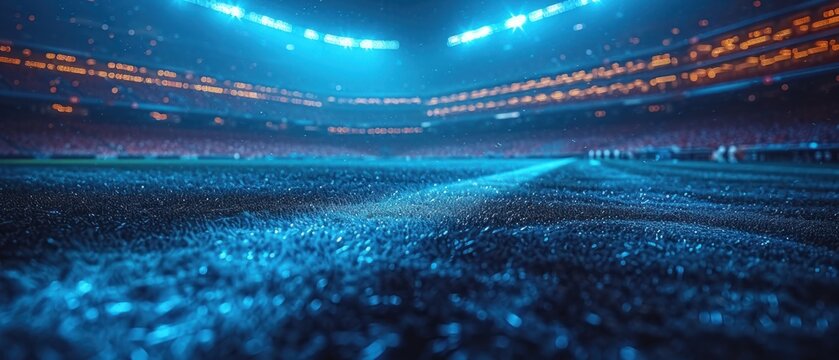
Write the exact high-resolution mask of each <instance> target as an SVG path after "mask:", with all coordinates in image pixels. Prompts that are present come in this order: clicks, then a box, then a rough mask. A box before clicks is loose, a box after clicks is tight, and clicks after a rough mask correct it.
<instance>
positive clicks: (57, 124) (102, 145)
mask: <svg viewBox="0 0 839 360" xmlns="http://www.w3.org/2000/svg"><path fill="white" fill-rule="evenodd" d="M308 135H309V134H303V133H288V132H285V131H276V130H270V129H254V128H244V127H243V128H236V127H223V128H222V127H214V126H181V125H177V124H165V123H157V122H155V123H151V124H149V123H146V124H144V125H140V124H134V123H131V122H122V123H107V122H101V121H97V122H89V121H84V120H83V119H78V118H76V119H73V118H66V119H56V118H47V119H40V118H28V119H4V120H2V121H0V156H35V157H56V156H58V157H61V156H98V157H117V156H136V157H233V158H270V157H329V156H349V157H364V156H398V157H412V158H422V157H500V158H510V157H543V156H567V155H585V154H590V155H591V154H602V153H608V154H615V153H620V154H625V155H628V156H631V154H633V153H641V152H648V151H656V150H657V149H678V150H684V151H692V150H693V151H696V150H702V151H707V153H708V154H711V153H712V152H713V151H715V150H717V149H719V148H720V147H726V148H728V147H730V146H736V147H738V148H739V147H744V146H746V147H748V146H767V145H772V146H778V145H789V146H801V145H810V144H817V145H820V146H825V145H829V146H835V145H837V144H839V122H837V121H836V120H831V119H821V118H819V119H816V118H810V117H792V116H789V115H784V114H781V115H778V116H767V117H764V118H762V119H752V118H748V117H737V116H731V117H720V118H696V119H679V118H667V117H662V118H659V120H656V121H643V122H638V121H626V122H623V121H611V122H604V123H600V124H592V123H587V124H585V125H573V126H567V127H555V128H552V129H539V130H538V131H534V130H533V129H529V130H527V129H522V130H518V131H515V132H507V131H486V130H485V131H482V132H476V133H463V134H444V133H426V134H418V135H400V136H393V137H387V136H385V137H381V136H379V137H376V136H375V135H327V134H323V133H312V134H311V136H308ZM607 151H608V152H607ZM598 157H600V156H598ZM607 157H608V156H607Z"/></svg>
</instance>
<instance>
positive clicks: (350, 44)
mask: <svg viewBox="0 0 839 360" xmlns="http://www.w3.org/2000/svg"><path fill="white" fill-rule="evenodd" d="M187 2H188V3H192V4H196V5H200V6H203V7H207V8H209V9H212V10H216V11H217V12H220V13H222V14H220V15H227V16H228V17H229V18H232V20H230V21H234V22H235V23H233V24H226V25H224V26H225V27H231V28H233V29H231V31H238V29H236V28H244V27H246V24H242V23H241V22H242V21H244V20H249V21H252V22H255V23H258V24H259V25H261V26H267V27H268V28H271V29H272V30H280V31H281V32H285V33H288V34H289V35H300V36H301V37H300V38H301V39H305V40H310V39H311V38H312V36H305V32H308V31H309V30H310V29H306V28H298V27H297V26H293V25H291V23H288V22H285V21H284V20H275V19H273V18H269V17H267V15H265V16H263V15H262V14H260V13H256V12H251V11H250V10H245V9H244V8H241V7H238V6H233V5H229V4H224V3H218V2H211V1H187ZM586 5H596V6H593V7H592V8H591V9H586V10H590V11H603V10H602V9H599V8H598V7H602V6H606V5H605V4H602V3H600V2H597V1H591V2H588V1H577V0H574V1H569V2H566V3H560V4H556V5H550V6H547V7H546V8H544V9H540V10H531V11H530V12H528V13H527V15H526V16H525V15H521V16H523V17H522V19H526V21H525V22H521V23H520V24H519V23H518V22H516V24H512V25H515V26H512V27H510V26H506V25H510V24H501V25H497V26H495V25H494V26H493V28H499V27H500V28H507V29H508V30H514V29H511V28H520V30H522V31H525V29H524V28H525V27H529V26H530V25H533V26H536V25H537V24H531V23H533V22H536V21H540V20H543V19H545V20H546V21H547V19H548V18H551V19H553V18H552V16H554V15H556V16H557V18H562V16H559V15H561V14H562V13H563V12H565V11H571V10H575V9H576V10H575V11H583V10H584V9H581V8H582V7H585V6H586ZM835 7H836V6H835V5H830V4H829V2H823V1H811V2H809V3H798V4H793V5H785V6H777V9H774V10H772V11H763V12H762V13H763V16H759V17H755V18H754V19H749V20H745V21H742V20H741V21H739V22H735V23H723V22H721V23H719V24H718V25H717V26H709V25H708V23H709V20H707V19H699V20H698V21H697V23H698V24H699V28H700V29H701V31H699V32H695V33H688V34H683V33H682V32H683V31H687V30H681V29H679V28H678V27H674V28H672V29H670V30H669V34H665V36H668V37H667V38H665V40H663V41H662V44H663V45H662V46H652V47H644V46H640V45H639V46H638V50H632V51H631V52H626V53H624V54H620V55H618V56H614V57H613V58H614V60H611V59H604V60H602V61H598V62H600V63H601V65H591V64H592V63H595V64H596V63H597V62H591V61H588V63H589V65H587V66H585V65H584V66H582V67H580V66H568V65H564V66H562V65H561V66H559V68H560V69H565V70H560V71H554V72H545V71H544V70H542V69H539V68H536V69H535V70H536V71H535V72H529V73H530V74H531V75H528V76H526V77H524V78H520V79H523V80H519V81H511V82H503V81H502V82H494V83H489V84H486V83H484V84H479V85H478V86H474V85H473V86H471V87H465V86H458V85H452V84H449V85H443V86H439V87H428V88H426V89H424V90H422V89H415V90H406V91H387V90H384V91H377V92H375V94H376V95H372V96H370V95H368V94H371V93H368V92H365V91H363V88H362V87H360V86H358V85H353V86H352V91H350V90H344V86H342V85H341V84H338V83H337V82H336V85H335V86H334V87H333V88H332V89H331V90H325V91H324V90H323V89H318V87H317V86H312V84H311V83H309V84H305V83H304V84H300V86H299V87H292V86H284V85H282V84H283V83H285V81H283V80H282V79H277V80H270V79H264V80H265V81H249V79H247V77H248V76H242V77H240V76H237V74H238V71H236V70H233V71H223V72H216V71H214V70H217V69H216V68H213V69H207V71H206V72H204V71H201V70H199V69H190V68H183V67H171V66H167V65H165V63H158V64H150V63H149V62H147V61H137V62H132V61H130V60H123V59H119V58H114V57H109V56H107V55H106V54H101V53H102V51H101V50H102V49H98V47H97V44H98V42H97V40H95V39H93V38H90V39H88V42H90V43H92V46H91V48H93V49H94V51H96V52H95V53H92V52H89V51H79V49H73V48H57V47H54V46H51V45H52V44H30V43H28V42H26V41H18V42H15V41H7V42H6V44H5V45H3V46H2V48H0V50H2V53H0V55H2V56H0V62H2V63H3V66H4V67H5V68H6V69H5V70H6V71H14V72H17V71H19V70H22V71H26V72H37V73H40V74H38V75H36V76H40V77H43V78H49V77H50V76H53V75H54V74H66V75H67V76H75V77H78V80H74V81H78V82H79V83H80V85H78V86H77V87H78V88H79V89H83V90H82V91H81V92H78V91H65V90H63V87H62V86H49V87H48V88H46V89H43V90H48V91H44V93H48V94H49V95H41V96H42V97H44V99H45V100H49V101H53V102H54V103H56V104H59V105H63V106H71V105H75V104H79V105H86V104H99V103H102V102H105V103H106V104H112V105H114V106H126V107H134V108H142V109H147V110H154V111H158V112H164V113H165V112H186V113H188V112H198V113H207V114H212V113H213V112H214V111H216V112H217V113H216V114H215V115H219V116H221V115H224V116H245V115H247V116H248V117H257V118H261V119H263V120H271V119H272V118H273V119H276V118H278V117H281V116H282V114H285V113H288V112H287V110H285V109H287V108H300V109H295V110H292V112H291V114H295V113H296V114H299V115H297V116H298V117H299V118H300V119H313V118H317V119H318V120H317V121H315V123H316V124H318V125H327V126H371V125H373V126H412V127H413V126H421V125H422V124H425V126H428V125H429V124H434V123H437V122H440V121H447V120H448V119H461V118H476V119H480V118H493V117H497V116H500V117H502V118H503V117H509V116H510V114H519V115H520V114H522V113H524V114H536V113H544V112H550V111H553V110H557V109H560V110H561V109H566V108H568V107H569V105H570V106H573V107H576V108H591V109H595V110H597V109H598V108H601V107H607V106H611V105H613V104H635V105H644V104H649V103H653V104H658V103H661V102H664V101H667V99H672V98H679V97H685V96H688V97H689V96H699V95H703V94H713V93H718V92H724V91H731V90H735V89H742V88H747V87H751V86H755V85H760V84H762V83H764V82H767V81H770V82H778V81H783V80H786V79H792V78H796V77H800V76H806V75H808V74H812V73H818V72H828V71H832V70H834V68H835V67H836V66H835V63H836V58H837V55H839V43H837V39H839V37H837V34H839V27H838V26H839V25H837V24H838V23H837V19H839V14H836V9H835ZM578 8H580V9H578ZM178 11H188V10H187V9H181V10H178ZM538 14H542V16H538ZM203 15H204V16H208V17H209V18H210V19H209V20H210V21H217V22H218V21H227V20H224V19H219V17H218V16H212V14H203ZM17 16H24V18H22V19H20V20H21V21H22V22H23V23H24V24H21V26H19V27H20V28H21V30H18V31H24V32H25V31H27V28H28V27H29V26H30V24H32V25H31V26H35V24H37V23H38V22H36V21H28V20H27V19H26V18H25V15H22V14H19V13H18V14H17ZM569 16H570V15H569ZM266 19H267V20H266ZM513 19H515V18H513ZM39 20H40V19H39ZM62 20H69V21H70V22H71V23H77V22H79V21H80V20H79V19H77V18H73V17H71V18H69V19H62ZM268 20H270V21H268ZM551 21H553V20H551ZM506 22H508V23H509V22H510V21H509V20H508V21H506ZM715 23H716V21H715ZM538 25H541V24H538ZM577 25H580V26H577ZM100 27H101V28H102V29H103V32H104V33H105V34H108V33H109V32H111V31H110V30H105V29H107V28H108V25H107V24H102V25H100ZM580 27H582V25H581V24H576V25H574V29H578V30H579V28H580ZM219 29H223V28H219ZM300 30H302V31H303V32H302V33H301V32H300ZM122 31H128V33H129V34H132V33H134V32H136V31H137V30H135V29H129V30H125V29H122ZM311 31H315V30H311ZM315 32H316V33H317V34H318V36H317V40H319V41H320V40H322V41H323V42H325V43H326V44H327V45H329V44H332V45H336V44H337V45H341V43H343V45H344V46H343V47H345V48H359V49H357V50H362V49H367V50H370V49H369V48H370V47H369V46H367V45H369V43H368V42H367V40H358V39H355V38H349V37H340V36H338V35H331V34H328V33H325V32H320V31H315ZM493 32H495V31H493ZM572 32H574V33H576V32H580V31H572ZM507 35H508V36H512V37H517V36H521V37H524V36H525V35H523V34H513V33H512V31H511V33H510V34H507ZM107 36H109V37H110V36H112V32H111V35H107ZM123 36H125V35H123ZM130 36H138V35H130ZM269 36H282V34H269ZM459 36H462V35H459ZM581 36H583V35H581ZM157 38H160V43H163V42H165V41H167V40H166V39H164V37H162V35H158V36H157ZM335 38H337V39H338V40H336V41H332V40H335ZM329 39H332V40H329ZM219 41H222V40H219ZM370 41H372V42H373V43H374V44H378V45H383V46H378V45H377V46H374V47H373V48H372V49H390V50H395V49H396V48H398V42H393V43H392V44H390V43H389V42H388V41H385V40H370ZM486 41H487V42H492V41H493V40H492V39H488V40H486ZM504 41H509V42H513V41H522V42H526V41H527V40H526V39H516V38H512V39H505V40H504ZM626 41H628V42H629V43H630V44H631V43H633V42H639V41H640V40H639V39H638V38H637V37H634V36H630V37H628V39H626ZM456 42H458V43H463V42H466V41H462V39H461V40H458V41H456ZM157 43H158V41H157V40H155V39H152V40H150V41H149V42H148V43H147V44H146V46H147V47H148V48H149V49H148V50H146V51H145V53H149V54H152V55H151V56H152V57H153V58H154V57H155V56H154V55H153V54H154V51H156V50H155V47H156V46H157ZM387 44H390V45H387ZM391 45H393V46H391ZM448 45H452V41H451V38H450V39H449V44H448ZM211 46H215V44H211ZM318 46H320V45H318ZM287 47H288V48H289V49H292V48H295V45H294V44H292V43H289V44H287ZM606 47H608V45H604V48H606ZM338 50H339V54H338V55H337V56H340V55H346V56H358V57H360V58H361V60H360V61H365V59H364V57H366V56H370V57H376V56H378V55H376V54H373V53H364V52H362V53H357V52H353V51H352V50H351V49H347V50H342V49H338ZM278 51H281V52H286V53H287V55H285V56H288V57H294V56H297V55H298V53H300V52H301V51H303V49H300V51H293V50H284V49H282V50H278ZM321 51H322V50H321ZM342 51H343V54H340V53H341V52H342ZM409 51H415V50H412V49H402V50H397V51H395V52H393V54H395V55H396V56H397V57H398V56H400V55H402V54H403V53H404V52H409ZM446 51H474V52H481V51H484V50H482V49H477V48H475V49H469V48H463V49H447V48H445V47H444V48H442V49H441V52H442V53H443V55H441V56H443V57H446V56H451V54H449V55H446V54H445V52H446ZM587 51H588V52H591V50H587ZM207 55H210V54H207ZM319 55H322V54H319ZM387 56H392V55H387ZM470 56H476V55H474V54H470ZM563 56H564V55H563ZM333 59H335V60H336V62H338V63H341V62H342V60H338V58H333ZM205 61H206V62H209V61H210V60H209V59H199V63H200V64H203V62H205ZM292 61H293V60H292ZM370 61H376V60H375V59H374V60H370ZM399 61H401V60H398V62H399ZM252 65H255V64H252ZM15 67H18V68H20V69H19V70H18V69H15ZM199 67H201V66H199ZM235 68H236V67H235V66H232V67H231V68H230V69H235ZM280 70H282V69H280ZM306 71H307V70H306V69H302V70H301V72H306ZM399 71H400V72H417V73H420V74H422V72H423V71H424V70H423V69H422V68H408V67H405V68H401V69H399ZM449 71H453V70H449ZM271 72H273V70H271ZM359 72H363V71H359ZM383 72H384V70H383ZM377 76H381V77H386V76H387V75H385V74H381V75H375V74H370V75H369V77H370V79H369V81H368V80H364V79H361V82H362V83H363V82H368V83H377V82H378V81H377V79H376V77H377ZM362 77H364V76H362ZM457 77H458V75H456V74H452V75H451V76H446V78H454V79H456V78H457ZM505 78H512V79H514V78H515V77H514V75H513V76H511V75H504V74H501V75H499V76H498V79H499V80H501V79H505ZM769 79H771V80H769ZM484 81H486V80H484ZM353 82H358V80H353ZM382 82H386V81H382ZM290 83H293V82H290ZM486 85H488V86H486ZM74 87H76V86H74ZM88 87H89V88H90V89H91V90H90V91H89V92H88V91H84V89H85V88H88ZM137 87H143V88H148V90H147V91H146V90H144V91H138V92H137V93H148V94H153V93H155V92H158V93H163V92H167V91H172V90H175V91H177V92H178V93H179V94H183V96H186V97H189V96H197V97H201V98H207V99H214V100H211V101H212V102H216V103H217V105H220V106H222V109H218V108H214V107H209V106H202V105H200V104H198V103H189V102H186V103H182V104H175V103H170V102H169V101H171V99H168V98H167V97H165V96H163V97H161V98H163V100H164V101H162V102H160V101H154V100H152V99H151V98H148V97H146V98H144V97H143V95H135V96H132V97H130V98H126V97H124V95H125V91H126V90H128V91H130V90H132V89H133V88H137ZM18 88H19V86H13V87H12V88H11V89H9V90H7V91H11V92H13V93H16V94H17V95H16V96H26V95H25V93H26V92H27V90H29V89H20V90H22V91H20V90H18ZM446 88H453V89H458V90H456V91H453V92H447V91H445V90H444V91H441V90H437V89H446ZM336 90H337V91H336ZM71 93H72V94H71ZM388 93H391V94H398V95H388ZM241 101H246V102H247V101H253V102H257V103H259V104H258V105H254V106H256V107H257V108H259V109H261V110H260V111H259V112H258V114H245V113H238V114H237V111H239V112H241V111H242V110H243V109H246V108H243V107H237V106H236V104H238V102H241ZM263 108H264V110H263ZM304 108H311V109H312V110H313V112H320V111H321V110H329V111H332V115H331V116H334V117H330V116H324V115H320V116H307V115H306V114H307V112H306V111H305V110H303V109H304ZM342 109H346V110H347V111H345V112H344V110H342ZM218 110H221V111H218ZM342 112H343V113H342ZM309 113H311V112H309ZM324 113H329V112H328V111H326V112H324ZM516 116H518V115H516ZM282 117H288V116H282ZM292 118H293V117H292ZM376 119H383V120H380V121H377V120H376Z"/></svg>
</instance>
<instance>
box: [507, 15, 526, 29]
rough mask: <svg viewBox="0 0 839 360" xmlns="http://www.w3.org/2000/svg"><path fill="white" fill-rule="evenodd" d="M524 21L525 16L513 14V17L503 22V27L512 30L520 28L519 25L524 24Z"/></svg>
mask: <svg viewBox="0 0 839 360" xmlns="http://www.w3.org/2000/svg"><path fill="white" fill-rule="evenodd" d="M526 22H527V16H524V15H516V16H513V17H511V18H509V19H507V21H505V22H504V27H505V28H507V29H513V30H515V29H521V27H522V26H524V23H526Z"/></svg>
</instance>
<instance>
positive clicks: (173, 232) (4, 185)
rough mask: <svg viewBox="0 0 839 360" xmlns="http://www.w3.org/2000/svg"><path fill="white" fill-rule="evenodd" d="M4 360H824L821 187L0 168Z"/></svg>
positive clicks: (831, 209) (834, 233) (36, 165)
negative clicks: (93, 359)
mask: <svg viewBox="0 0 839 360" xmlns="http://www.w3.org/2000/svg"><path fill="white" fill-rule="evenodd" d="M0 199H1V200H0V204H2V207H1V208H0V264H2V266H0V358H7V359H15V358H27V357H44V358H46V357H50V356H52V355H57V356H59V357H61V356H65V357H72V358H87V357H103V358H113V357H116V358H129V357H130V358H133V359H144V358H147V357H177V358H183V357H197V356H200V357H209V358H230V357H242V356H247V357H260V358H277V357H284V358H299V357H339V358H366V359H372V358H378V357H385V358H397V359H399V358H406V357H408V358H415V357H426V358H428V357H453V358H462V357H479V358H480V357H493V358H496V357H516V358H530V357H547V358H556V357H561V356H567V357H578V358H622V359H638V358H684V357H688V358H693V357H696V358H705V357H708V356H715V357H727V358H730V357H737V358H740V357H742V358H789V357H794V358H807V357H811V358H830V357H831V356H830V354H836V353H839V342H837V341H836V340H835V339H837V338H839V331H838V330H837V329H839V256H837V255H839V168H835V167H816V166H799V165H747V164H711V163H671V162H660V163H644V162H629V161H603V162H600V161H589V160H575V159H557V160H439V161H431V160H427V161H400V160H351V161H339V160H284V161H262V162H249V161H150V160H138V161H122V160H120V161H116V160H115V161H91V160H68V161H49V160H22V161H5V162H3V163H0Z"/></svg>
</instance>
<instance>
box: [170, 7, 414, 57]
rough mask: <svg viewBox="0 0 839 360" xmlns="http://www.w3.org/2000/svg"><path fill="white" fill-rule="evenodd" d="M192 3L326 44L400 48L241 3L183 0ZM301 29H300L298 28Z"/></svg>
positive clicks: (396, 44)
mask: <svg viewBox="0 0 839 360" xmlns="http://www.w3.org/2000/svg"><path fill="white" fill-rule="evenodd" d="M183 1H185V2H188V3H190V4H195V5H198V6H201V7H204V8H207V9H210V10H213V11H216V12H220V13H222V14H225V15H229V16H231V17H233V18H236V19H243V20H247V21H250V22H252V23H255V24H259V25H262V26H265V27H268V28H271V29H274V30H279V31H282V32H286V33H290V34H294V35H297V36H301V37H303V38H306V39H309V40H314V41H322V42H324V43H326V44H330V45H335V46H341V47H344V48H360V49H364V50H396V49H399V41H396V40H373V39H364V40H359V39H355V38H351V37H346V36H337V35H330V34H325V35H323V36H322V35H321V33H319V32H317V31H315V30H312V29H306V28H297V27H295V26H293V25H291V24H290V23H288V22H285V21H282V20H278V19H275V18H272V17H270V16H267V15H263V14H260V13H257V12H253V11H250V12H249V11H246V10H245V9H244V8H242V7H241V6H239V5H233V4H228V3H224V2H220V1H214V0H183ZM298 29H299V30H298Z"/></svg>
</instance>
